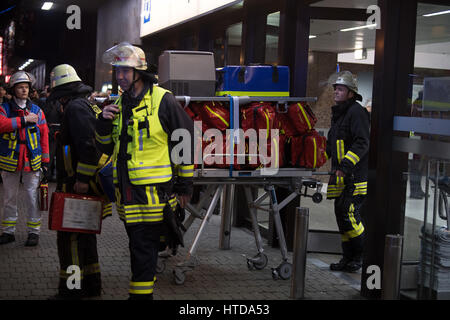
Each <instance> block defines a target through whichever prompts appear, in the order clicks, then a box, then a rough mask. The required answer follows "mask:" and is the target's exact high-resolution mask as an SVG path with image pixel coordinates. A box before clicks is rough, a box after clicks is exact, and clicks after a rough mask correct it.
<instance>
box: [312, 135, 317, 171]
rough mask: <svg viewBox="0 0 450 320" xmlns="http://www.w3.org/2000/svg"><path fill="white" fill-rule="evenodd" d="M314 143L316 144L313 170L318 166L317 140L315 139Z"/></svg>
mask: <svg viewBox="0 0 450 320" xmlns="http://www.w3.org/2000/svg"><path fill="white" fill-rule="evenodd" d="M313 143H314V163H313V168H315V167H316V164H317V154H316V153H317V143H316V139H314V138H313Z"/></svg>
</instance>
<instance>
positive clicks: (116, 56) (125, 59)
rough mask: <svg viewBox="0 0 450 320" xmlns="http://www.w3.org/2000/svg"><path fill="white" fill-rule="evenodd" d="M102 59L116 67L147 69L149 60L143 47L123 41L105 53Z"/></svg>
mask: <svg viewBox="0 0 450 320" xmlns="http://www.w3.org/2000/svg"><path fill="white" fill-rule="evenodd" d="M102 61H103V62H104V63H108V64H110V65H112V66H116V67H131V68H135V69H138V70H146V69H147V62H146V60H145V54H144V51H142V49H140V48H138V47H135V46H133V45H131V44H129V43H128V42H121V43H119V44H118V45H116V46H114V47H112V48H110V49H108V50H106V51H105V53H103V56H102Z"/></svg>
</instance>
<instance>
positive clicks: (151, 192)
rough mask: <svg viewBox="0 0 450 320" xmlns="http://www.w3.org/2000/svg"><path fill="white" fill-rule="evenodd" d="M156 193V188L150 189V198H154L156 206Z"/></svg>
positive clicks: (153, 201)
mask: <svg viewBox="0 0 450 320" xmlns="http://www.w3.org/2000/svg"><path fill="white" fill-rule="evenodd" d="M154 191H155V187H150V197H151V198H152V203H153V204H156V200H155V195H154V194H153V192H154Z"/></svg>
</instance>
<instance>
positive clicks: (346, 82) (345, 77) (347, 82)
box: [330, 71, 358, 93]
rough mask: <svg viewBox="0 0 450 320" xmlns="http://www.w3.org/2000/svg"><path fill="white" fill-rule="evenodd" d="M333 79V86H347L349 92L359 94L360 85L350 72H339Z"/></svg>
mask: <svg viewBox="0 0 450 320" xmlns="http://www.w3.org/2000/svg"><path fill="white" fill-rule="evenodd" d="M331 78H332V79H331V81H330V82H331V84H332V85H333V86H335V85H338V84H340V85H343V86H346V87H347V88H348V89H349V90H351V91H353V92H354V93H358V83H357V81H356V78H355V77H354V76H353V74H352V73H351V72H350V71H342V72H338V73H336V74H334V75H333V76H332V77H331ZM333 78H334V79H333Z"/></svg>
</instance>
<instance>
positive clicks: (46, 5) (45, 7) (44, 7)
mask: <svg viewBox="0 0 450 320" xmlns="http://www.w3.org/2000/svg"><path fill="white" fill-rule="evenodd" d="M52 7H53V2H44V4H43V5H42V7H41V9H42V10H50V9H51V8H52Z"/></svg>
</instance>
